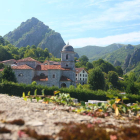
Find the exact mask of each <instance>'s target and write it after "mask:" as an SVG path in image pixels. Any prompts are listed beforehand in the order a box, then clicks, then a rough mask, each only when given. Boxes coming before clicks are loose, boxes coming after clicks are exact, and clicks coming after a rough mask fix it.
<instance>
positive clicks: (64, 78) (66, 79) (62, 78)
mask: <svg viewBox="0 0 140 140" xmlns="http://www.w3.org/2000/svg"><path fill="white" fill-rule="evenodd" d="M60 81H71V80H70V79H69V78H67V77H66V76H61V78H60Z"/></svg>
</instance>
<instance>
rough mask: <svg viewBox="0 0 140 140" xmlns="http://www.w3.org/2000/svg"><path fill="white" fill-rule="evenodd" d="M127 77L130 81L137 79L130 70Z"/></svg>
mask: <svg viewBox="0 0 140 140" xmlns="http://www.w3.org/2000/svg"><path fill="white" fill-rule="evenodd" d="M128 78H129V80H130V81H132V82H135V81H136V80H137V78H136V76H135V73H134V72H130V73H129V75H128Z"/></svg>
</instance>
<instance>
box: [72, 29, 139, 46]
mask: <svg viewBox="0 0 140 140" xmlns="http://www.w3.org/2000/svg"><path fill="white" fill-rule="evenodd" d="M132 42H140V31H139V32H131V33H128V34H121V35H114V36H107V37H104V38H94V37H90V38H78V39H70V40H69V43H70V44H71V45H72V46H73V47H75V46H76V47H84V46H87V45H96V46H106V45H109V44H113V43H132Z"/></svg>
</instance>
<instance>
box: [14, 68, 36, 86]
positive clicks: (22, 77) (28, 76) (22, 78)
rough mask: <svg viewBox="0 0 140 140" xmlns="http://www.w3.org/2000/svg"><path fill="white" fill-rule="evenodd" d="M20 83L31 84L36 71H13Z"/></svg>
mask: <svg viewBox="0 0 140 140" xmlns="http://www.w3.org/2000/svg"><path fill="white" fill-rule="evenodd" d="M13 71H14V72H15V76H16V78H17V81H18V83H25V84H31V83H32V79H33V77H34V70H13Z"/></svg>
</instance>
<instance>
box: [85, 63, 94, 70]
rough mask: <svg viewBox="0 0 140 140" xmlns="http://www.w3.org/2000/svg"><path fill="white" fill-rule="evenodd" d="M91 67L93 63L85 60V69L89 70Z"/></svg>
mask: <svg viewBox="0 0 140 140" xmlns="http://www.w3.org/2000/svg"><path fill="white" fill-rule="evenodd" d="M92 68H93V64H92V63H90V62H87V63H86V69H87V70H89V69H92Z"/></svg>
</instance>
